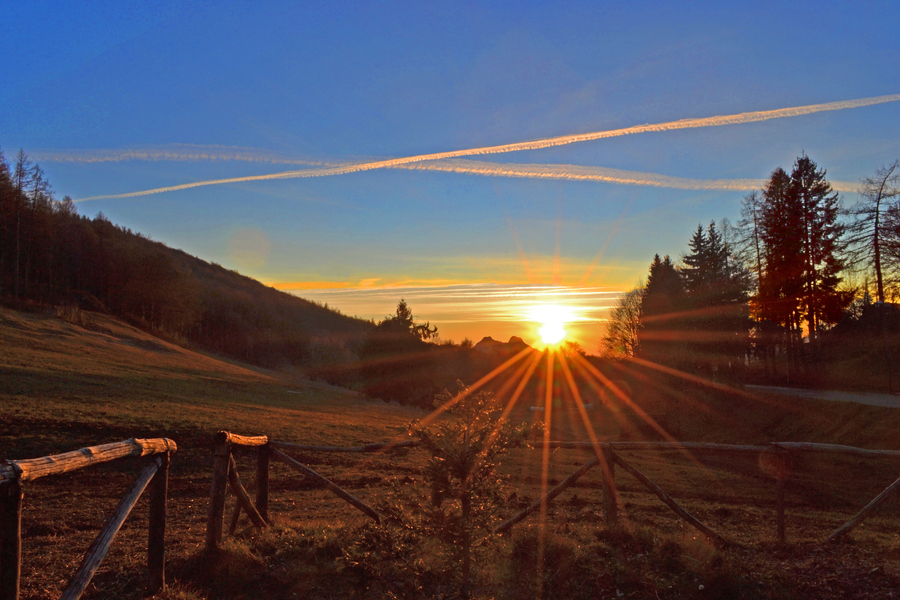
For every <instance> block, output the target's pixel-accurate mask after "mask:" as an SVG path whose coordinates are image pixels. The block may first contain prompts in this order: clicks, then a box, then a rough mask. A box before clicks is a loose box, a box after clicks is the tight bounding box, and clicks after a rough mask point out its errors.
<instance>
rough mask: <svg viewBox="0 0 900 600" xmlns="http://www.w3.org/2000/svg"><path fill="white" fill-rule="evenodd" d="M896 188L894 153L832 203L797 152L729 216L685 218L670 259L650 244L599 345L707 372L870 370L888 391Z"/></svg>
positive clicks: (898, 227)
mask: <svg viewBox="0 0 900 600" xmlns="http://www.w3.org/2000/svg"><path fill="white" fill-rule="evenodd" d="M898 196H900V166H898V162H896V161H895V162H894V163H892V164H890V165H888V166H885V167H882V168H880V169H878V170H876V171H875V173H874V175H872V176H871V177H867V178H865V179H864V180H862V182H861V183H860V189H859V200H858V201H857V202H856V203H855V204H853V205H852V206H850V207H847V208H845V207H843V206H842V203H841V199H840V197H839V195H838V194H837V192H835V191H834V190H833V189H832V187H831V185H830V184H829V183H828V181H827V179H826V172H825V170H824V169H821V168H820V167H819V166H818V165H817V164H816V163H815V162H814V161H813V160H812V159H810V158H809V157H808V156H806V155H801V156H800V157H798V158H797V159H796V161H795V162H794V165H793V168H792V169H791V171H790V173H788V172H787V171H785V170H784V169H783V168H780V167H779V168H777V169H775V170H774V171H773V172H772V174H771V176H770V177H769V178H768V180H767V181H766V184H765V185H764V186H763V188H762V189H761V190H758V191H753V192H751V193H750V194H749V195H747V196H746V197H745V198H744V199H743V201H742V206H741V219H740V220H739V222H738V223H737V224H736V225H732V224H731V223H729V222H728V221H727V220H723V221H722V223H721V225H716V223H715V222H712V223H710V224H708V225H707V226H706V227H703V226H702V225H698V227H697V229H696V231H695V232H694V233H693V235H692V236H691V238H690V239H689V240H688V244H687V246H688V248H687V251H686V252H685V253H684V254H683V256H682V257H681V260H680V261H679V262H678V263H677V264H676V262H674V261H673V260H672V259H671V258H670V257H669V256H664V257H663V258H660V256H659V255H658V254H657V255H656V256H655V257H654V258H653V261H652V262H651V264H650V268H649V273H648V277H647V281H646V283H644V284H642V285H640V286H639V287H637V288H635V289H633V290H631V291H629V292H628V293H626V294H624V295H623V296H622V297H621V299H620V300H619V302H618V304H617V306H616V307H615V309H614V310H613V312H612V314H611V319H610V322H609V326H608V330H607V334H606V336H605V337H604V339H603V340H602V343H601V350H602V352H603V353H604V354H605V355H606V356H610V357H619V358H621V357H626V358H627V357H635V358H639V359H644V360H648V361H653V362H655V363H659V364H663V365H667V366H670V367H674V368H677V369H680V370H684V371H687V372H690V373H694V374H700V375H702V376H705V377H709V378H712V379H721V380H728V379H730V380H744V379H747V378H756V379H759V380H762V381H768V382H778V383H789V384H801V385H802V384H810V385H812V384H816V383H822V382H826V381H827V382H833V383H836V384H841V383H843V384H851V385H853V384H858V385H861V386H864V385H865V381H864V379H866V378H867V377H870V376H872V375H875V374H877V379H878V381H879V385H880V386H884V387H887V389H891V390H892V389H893V388H894V387H895V386H894V382H893V379H895V378H896V377H895V376H894V375H893V365H892V361H893V358H892V357H893V356H895V355H897V352H898V350H900V348H898V347H897V346H898V341H900V339H898V333H900V316H898V311H897V309H896V306H895V305H894V304H893V302H894V301H896V300H897V298H898V296H900V198H898ZM854 364H856V365H857V367H859V366H862V367H864V368H863V369H862V370H859V369H858V368H856V367H853V365H854ZM854 369H855V370H856V372H855V376H854ZM842 378H843V381H841V379H842Z"/></svg>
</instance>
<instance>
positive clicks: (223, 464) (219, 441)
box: [206, 431, 231, 552]
mask: <svg viewBox="0 0 900 600" xmlns="http://www.w3.org/2000/svg"><path fill="white" fill-rule="evenodd" d="M229 458H231V443H230V442H229V441H228V433H227V432H225V431H220V432H219V433H217V434H216V438H215V447H214V449H213V472H212V483H211V484H210V490H209V518H208V519H207V523H206V551H207V552H215V551H216V550H218V549H219V545H220V544H221V543H222V528H223V526H224V519H225V492H226V490H227V488H228V470H229V462H230V461H229Z"/></svg>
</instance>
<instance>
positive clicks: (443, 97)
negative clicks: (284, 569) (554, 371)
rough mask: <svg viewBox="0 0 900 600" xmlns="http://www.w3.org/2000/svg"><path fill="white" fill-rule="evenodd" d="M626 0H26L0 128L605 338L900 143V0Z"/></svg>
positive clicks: (78, 163)
mask: <svg viewBox="0 0 900 600" xmlns="http://www.w3.org/2000/svg"><path fill="white" fill-rule="evenodd" d="M614 4H616V3H598V2H557V3H546V2H480V3H474V2H452V3H450V2H448V3H442V2H428V3H422V2H367V3H357V2H353V3H349V2H343V3H342V2H327V3H326V2H321V3H318V2H312V1H310V2H303V3H294V2H291V3H288V2H253V3H250V2H184V1H178V2H167V1H166V0H159V1H155V2H153V3H148V2H143V1H142V2H131V1H127V0H123V1H116V2H89V1H86V2H79V3H69V2H43V1H40V0H38V1H34V2H28V3H21V2H20V3H4V5H3V14H4V20H5V21H6V22H7V23H13V24H15V26H14V27H7V28H5V29H4V33H3V35H2V36H0V56H3V57H4V58H5V60H4V79H3V85H2V86H0V149H2V150H3V152H4V153H5V155H6V157H7V159H11V158H12V157H14V156H15V153H16V152H17V151H18V149H19V148H22V149H24V150H25V151H26V152H27V153H28V154H29V155H30V156H31V157H33V158H34V159H35V160H36V161H37V162H38V163H39V164H40V166H41V167H42V168H43V169H44V171H45V172H46V174H47V177H48V178H49V180H50V181H51V183H52V184H53V187H54V190H55V193H56V195H57V197H62V196H64V195H69V196H71V197H72V198H73V199H74V200H75V201H76V203H77V207H78V210H79V212H80V213H81V214H84V215H88V216H94V215H96V214H97V213H99V212H102V213H103V214H104V215H106V216H107V217H108V218H110V219H111V220H112V221H113V222H115V223H117V224H120V225H123V226H125V227H129V228H131V229H132V230H135V231H139V232H141V233H143V234H145V235H148V236H149V237H151V238H152V239H155V240H159V241H162V242H164V243H166V244H168V245H170V246H172V247H176V248H181V249H183V250H185V251H187V252H189V253H190V254H193V255H196V256H199V257H200V258H203V259H205V260H209V261H212V262H216V263H219V264H221V265H224V266H226V267H228V268H231V269H235V270H237V271H239V272H241V273H243V274H245V275H248V276H250V277H253V278H256V279H259V280H260V281H263V282H264V283H266V284H268V285H271V286H274V287H277V288H279V289H282V290H285V291H287V292H290V293H295V294H297V295H300V296H302V297H305V298H308V299H312V300H315V301H318V302H322V303H327V304H328V305H329V306H330V307H332V308H337V309H339V310H341V312H343V313H345V314H349V315H356V316H359V317H363V318H368V319H382V318H384V317H386V316H387V315H389V314H390V313H392V312H393V311H394V309H395V307H396V304H397V302H398V301H399V300H400V299H401V298H404V299H405V300H406V301H407V302H408V303H409V305H410V307H411V308H412V310H413V312H414V314H415V315H416V316H417V317H418V318H419V319H421V320H423V321H429V322H431V324H432V325H437V326H438V328H439V333H440V335H441V338H442V339H445V340H447V339H451V340H455V341H461V340H462V339H463V338H469V339H472V340H475V341H477V340H479V339H481V338H482V337H484V336H491V337H494V338H495V339H501V340H506V339H508V338H509V337H510V336H512V335H518V336H520V337H523V338H525V340H526V341H533V340H534V337H535V335H536V324H535V323H534V317H533V309H534V307H535V306H536V305H539V304H543V303H555V304H559V305H564V306H567V307H569V314H570V316H571V319H572V320H573V322H572V323H570V324H569V325H567V329H568V332H569V337H570V338H571V339H574V340H576V341H578V342H579V343H580V344H581V345H582V346H583V347H584V348H585V349H586V350H588V351H589V352H594V351H596V350H597V347H598V344H599V342H600V338H601V337H602V334H603V328H604V325H603V323H604V320H605V318H606V316H607V314H608V311H609V309H610V307H612V306H613V305H614V304H615V300H616V298H617V297H618V295H619V294H621V293H622V292H623V291H626V290H628V289H631V288H633V287H635V286H637V285H640V283H641V281H642V279H643V278H644V277H645V276H646V272H647V268H648V266H649V264H650V261H651V260H652V258H653V255H654V254H656V253H658V254H660V255H665V254H669V255H671V256H672V258H673V259H674V260H675V261H676V262H677V261H678V260H680V258H681V256H682V255H683V253H684V252H685V251H686V249H687V241H688V239H689V238H690V236H691V234H692V233H693V232H694V230H695V229H696V228H697V225H698V224H706V223H709V222H710V221H712V220H715V221H720V220H721V219H723V218H727V219H729V220H730V221H732V222H735V221H737V220H738V219H739V217H740V201H741V199H742V198H743V197H744V196H745V195H746V194H747V193H749V191H750V190H751V189H754V188H758V187H759V186H760V185H761V184H762V182H763V181H764V180H765V179H766V178H767V177H768V176H769V175H770V174H771V172H772V171H773V170H774V169H775V168H777V167H782V168H785V169H786V170H790V167H791V165H792V163H793V162H794V160H795V159H796V157H797V156H799V155H801V154H802V153H804V152H805V153H806V154H807V155H808V156H809V157H810V158H812V159H813V160H814V161H815V162H816V163H817V164H818V165H819V166H820V167H822V168H824V169H826V171H827V177H828V179H829V180H830V181H831V182H832V184H833V185H834V187H835V188H836V189H838V190H840V192H841V196H842V198H843V200H844V203H845V204H847V205H850V204H852V203H853V202H854V201H855V200H856V195H855V189H856V186H857V184H858V182H859V180H860V179H861V178H863V177H866V176H868V175H872V174H874V171H875V170H876V169H877V168H879V167H881V166H882V165H884V164H887V163H890V162H892V161H893V160H895V159H897V158H898V157H900V61H898V60H897V58H896V57H897V56H900V38H898V36H897V35H896V31H895V30H896V27H895V26H894V24H895V23H897V22H898V21H900V3H897V2H895V1H894V2H887V1H885V2H857V3H853V4H852V6H851V5H850V3H845V2H815V3H813V2H788V3H784V2H779V3H774V2H772V3H767V2H752V3H751V2H739V3H713V2H692V3H641V2H632V3H627V6H614ZM623 4H624V3H623ZM788 109H796V110H788ZM723 117H727V118H723ZM592 134H593V135H592ZM546 140H551V141H550V142H547V141H546Z"/></svg>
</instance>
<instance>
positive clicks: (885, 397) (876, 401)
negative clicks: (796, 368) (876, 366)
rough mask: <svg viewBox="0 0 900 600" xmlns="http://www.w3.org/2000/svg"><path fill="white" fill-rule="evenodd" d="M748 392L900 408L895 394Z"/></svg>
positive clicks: (795, 390) (782, 389)
mask: <svg viewBox="0 0 900 600" xmlns="http://www.w3.org/2000/svg"><path fill="white" fill-rule="evenodd" d="M744 387H746V388H747V389H748V390H751V391H753V390H756V391H760V392H770V393H773V394H785V395H788V396H801V397H803V398H817V399H819V400H831V401H834V402H856V403H857V404H868V405H870V406H886V407H888V408H900V396H898V395H895V394H876V393H872V392H839V391H828V390H805V389H801V388H786V387H774V386H768V385H747V386H744Z"/></svg>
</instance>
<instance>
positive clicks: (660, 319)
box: [638, 254, 685, 366]
mask: <svg viewBox="0 0 900 600" xmlns="http://www.w3.org/2000/svg"><path fill="white" fill-rule="evenodd" d="M684 299H685V294H684V286H683V284H682V281H681V276H679V275H678V271H676V270H675V265H674V264H673V263H672V260H671V259H670V258H669V256H668V255H666V257H665V258H663V259H660V258H659V254H657V255H655V256H654V257H653V262H651V263H650V273H649V275H648V276H647V285H646V286H645V287H644V295H643V298H642V302H641V312H642V315H643V317H642V326H641V332H640V334H639V336H638V343H639V345H640V348H641V354H642V355H643V356H645V357H646V358H647V359H648V360H652V361H654V362H658V363H665V364H669V365H673V366H674V365H680V364H681V363H682V362H683V356H682V354H683V347H682V345H681V344H680V338H681V335H682V333H681V329H682V328H683V325H684V324H683V322H682V321H681V317H682V315H681V314H680V313H681V312H682V311H683V310H684V308H685V302H684Z"/></svg>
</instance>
